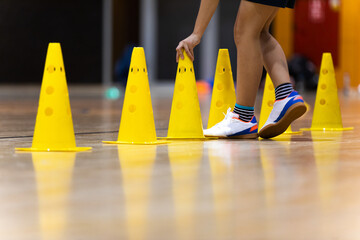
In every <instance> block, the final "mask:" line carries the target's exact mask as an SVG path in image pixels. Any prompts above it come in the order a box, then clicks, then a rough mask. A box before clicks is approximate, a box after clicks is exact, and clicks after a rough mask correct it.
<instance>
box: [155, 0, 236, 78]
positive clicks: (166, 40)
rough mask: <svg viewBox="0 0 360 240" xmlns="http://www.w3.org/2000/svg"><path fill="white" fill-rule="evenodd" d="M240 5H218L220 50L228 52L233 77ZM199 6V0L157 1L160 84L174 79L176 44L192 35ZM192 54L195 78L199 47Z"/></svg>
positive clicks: (228, 0) (231, 1) (232, 0)
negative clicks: (236, 22)
mask: <svg viewBox="0 0 360 240" xmlns="http://www.w3.org/2000/svg"><path fill="white" fill-rule="evenodd" d="M239 5H240V1H239V0H226V1H220V3H219V7H220V9H219V10H220V12H219V14H220V27H219V34H220V36H219V48H228V49H229V52H230V59H231V64H232V70H233V73H234V77H235V74H236V47H235V44H234V37H233V27H234V23H235V19H236V14H237V11H238V8H239ZM199 6H200V0H182V1H175V0H172V1H169V0H159V9H158V11H159V37H158V39H159V40H158V44H159V54H158V77H159V79H160V80H161V79H163V80H166V79H175V75H176V66H177V63H176V62H175V54H176V52H175V48H176V46H177V44H178V43H179V41H181V40H182V39H184V38H185V37H187V36H188V35H189V34H191V33H192V31H193V28H194V24H195V20H196V16H197V12H198V10H199ZM200 44H201V43H200ZM194 51H195V53H194V54H195V61H194V68H195V74H196V77H197V78H198V76H199V72H200V69H199V66H200V63H199V61H200V58H199V54H200V47H199V46H197V47H196V48H195V50H194ZM214 61H216V59H215V60H214ZM214 73H215V69H214Z"/></svg>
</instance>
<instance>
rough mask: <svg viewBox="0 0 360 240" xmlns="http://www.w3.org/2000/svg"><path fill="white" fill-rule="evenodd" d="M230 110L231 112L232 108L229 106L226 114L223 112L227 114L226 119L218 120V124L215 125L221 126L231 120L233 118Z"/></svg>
mask: <svg viewBox="0 0 360 240" xmlns="http://www.w3.org/2000/svg"><path fill="white" fill-rule="evenodd" d="M230 112H231V108H228V110H227V112H226V114H225V113H222V114H224V116H225V118H224V120H222V121H221V122H218V123H217V124H215V125H214V127H215V126H216V127H219V126H221V125H222V124H224V123H226V122H228V121H229V120H231V119H232V118H231V117H230V114H229V113H230Z"/></svg>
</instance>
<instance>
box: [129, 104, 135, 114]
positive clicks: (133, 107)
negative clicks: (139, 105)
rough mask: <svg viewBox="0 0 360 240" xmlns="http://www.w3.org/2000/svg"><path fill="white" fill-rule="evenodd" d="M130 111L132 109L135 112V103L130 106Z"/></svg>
mask: <svg viewBox="0 0 360 240" xmlns="http://www.w3.org/2000/svg"><path fill="white" fill-rule="evenodd" d="M129 111H130V112H131V113H133V112H135V111H136V106H135V105H130V106H129Z"/></svg>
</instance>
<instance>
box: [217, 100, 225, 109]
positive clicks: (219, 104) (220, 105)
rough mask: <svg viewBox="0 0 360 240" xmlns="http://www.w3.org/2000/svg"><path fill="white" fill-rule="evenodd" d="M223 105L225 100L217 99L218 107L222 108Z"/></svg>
mask: <svg viewBox="0 0 360 240" xmlns="http://www.w3.org/2000/svg"><path fill="white" fill-rule="evenodd" d="M222 105H223V102H222V101H220V100H219V101H217V102H216V106H217V107H218V108H220V107H222Z"/></svg>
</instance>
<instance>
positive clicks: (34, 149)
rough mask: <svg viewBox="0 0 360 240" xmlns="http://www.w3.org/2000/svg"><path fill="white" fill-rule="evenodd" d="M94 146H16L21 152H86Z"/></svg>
mask: <svg viewBox="0 0 360 240" xmlns="http://www.w3.org/2000/svg"><path fill="white" fill-rule="evenodd" d="M91 149H92V147H74V148H15V150H16V151H21V152H84V151H89V150H91Z"/></svg>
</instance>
